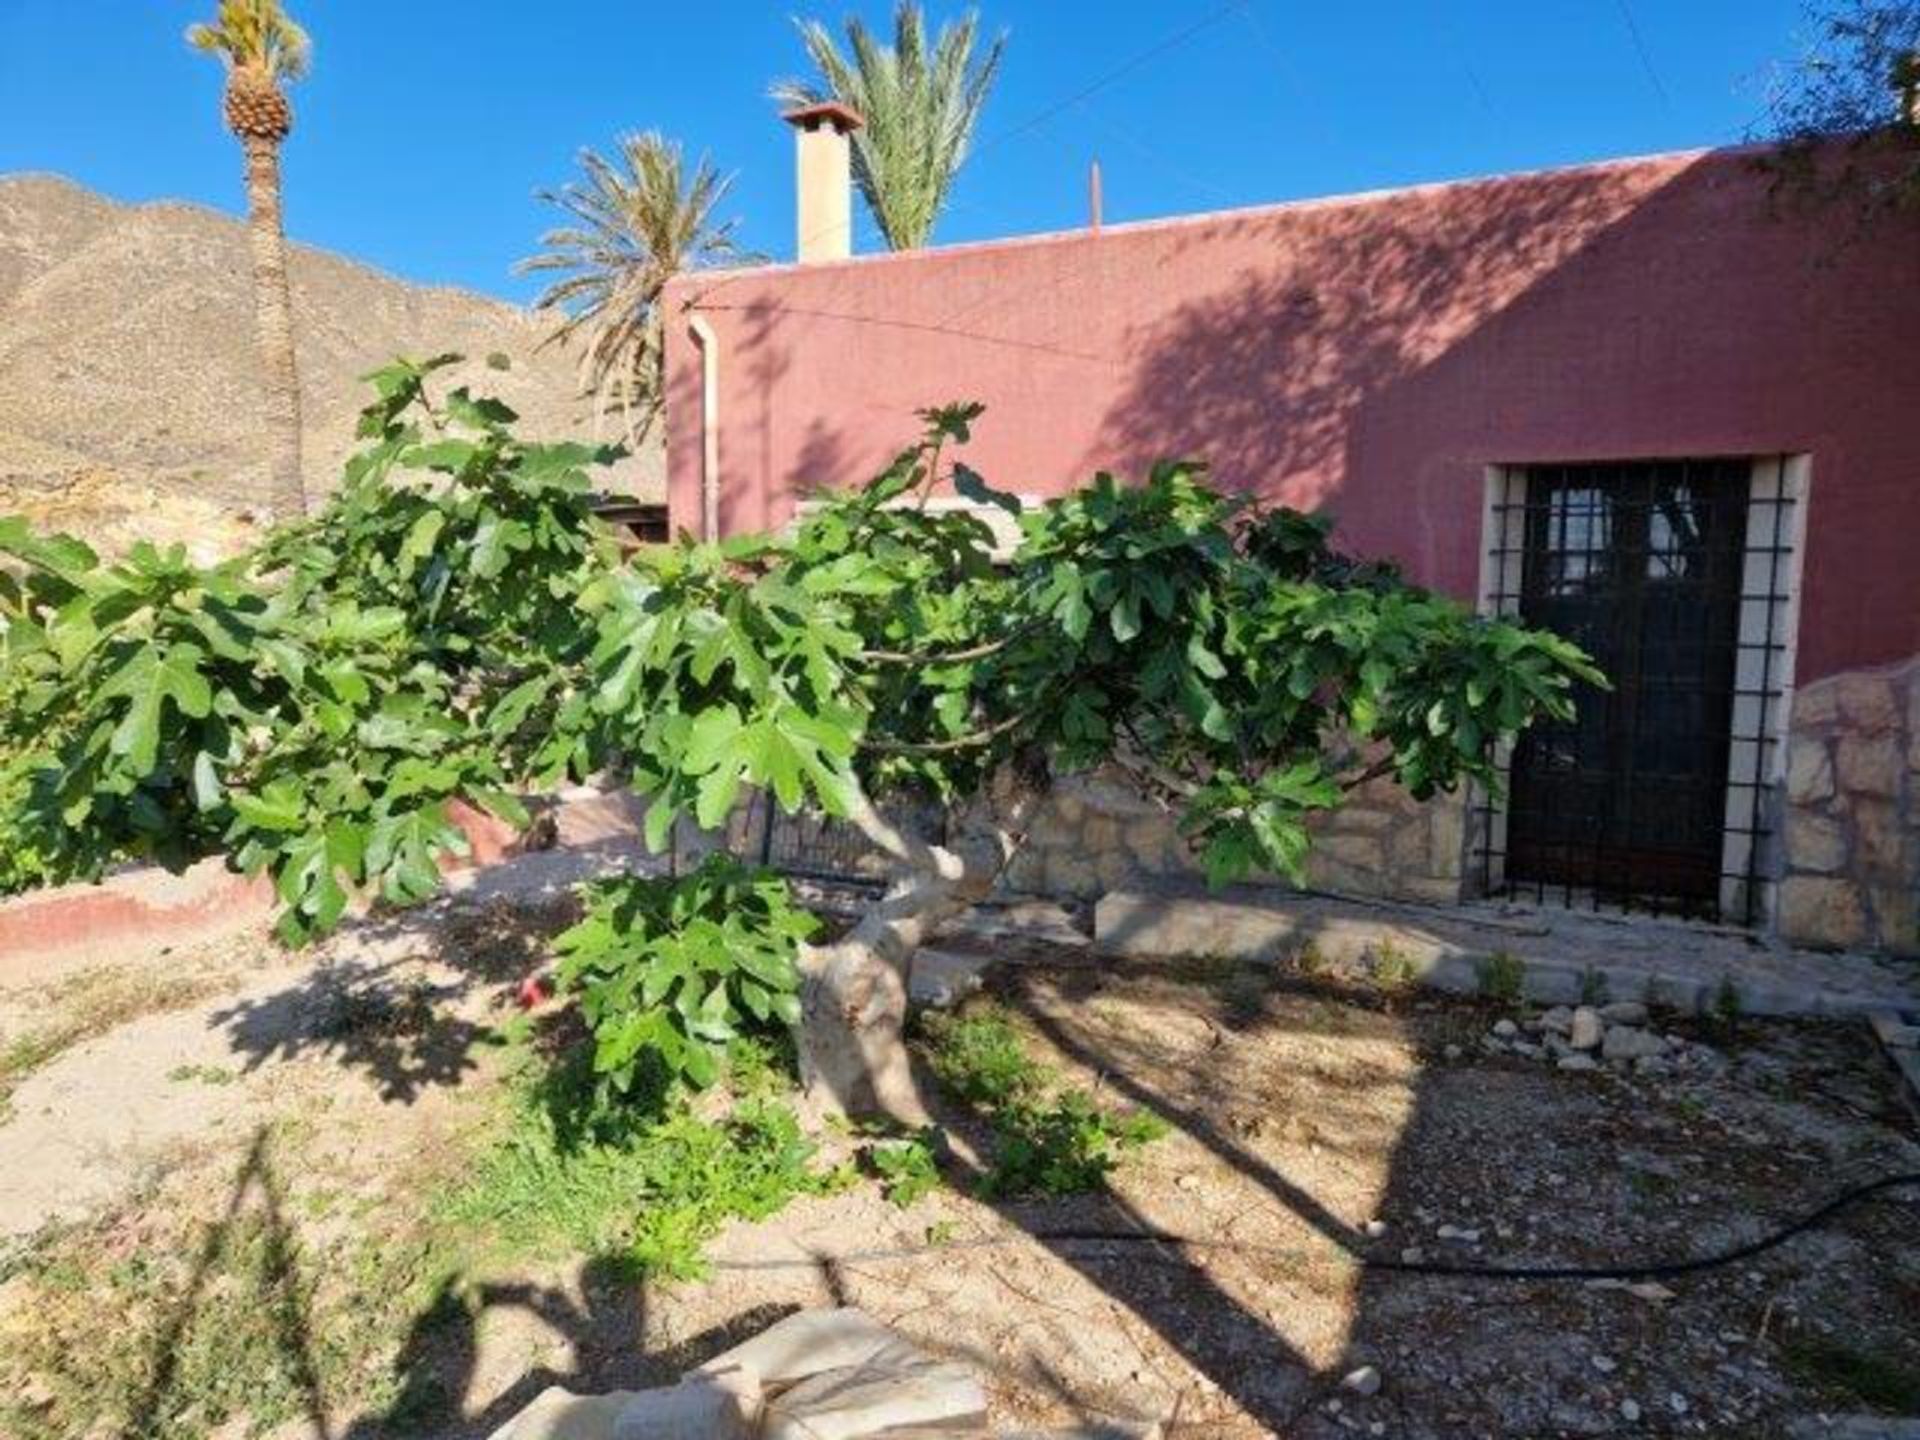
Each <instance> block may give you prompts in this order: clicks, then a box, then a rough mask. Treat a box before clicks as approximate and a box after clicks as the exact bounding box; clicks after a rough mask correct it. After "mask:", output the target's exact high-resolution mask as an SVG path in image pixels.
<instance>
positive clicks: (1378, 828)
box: [1317, 804, 1400, 835]
mask: <svg viewBox="0 0 1920 1440" xmlns="http://www.w3.org/2000/svg"><path fill="white" fill-rule="evenodd" d="M1317 819H1318V828H1323V829H1324V830H1325V831H1326V832H1327V833H1329V834H1335V833H1338V834H1344V835H1379V834H1382V833H1384V832H1385V831H1387V830H1389V829H1391V828H1393V826H1394V825H1395V824H1397V823H1398V822H1399V819H1400V817H1399V815H1397V814H1396V813H1394V812H1393V811H1391V810H1387V809H1383V808H1381V807H1378V806H1374V805H1351V804H1350V805H1342V806H1341V807H1340V808H1339V809H1338V810H1335V811H1332V812H1330V813H1328V814H1326V815H1323V816H1320V817H1317Z"/></svg>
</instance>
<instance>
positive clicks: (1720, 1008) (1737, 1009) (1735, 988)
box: [1713, 974, 1744, 1040]
mask: <svg viewBox="0 0 1920 1440" xmlns="http://www.w3.org/2000/svg"><path fill="white" fill-rule="evenodd" d="M1743 1009H1744V1007H1743V1005H1742V1002H1741V999H1740V987H1739V985H1737V984H1736V983H1734V978H1733V976H1731V975H1724V974H1723V975H1722V976H1721V977H1720V983H1719V985H1718V986H1716V987H1715V988H1714V992H1713V1021H1714V1025H1715V1027H1716V1028H1717V1029H1718V1030H1719V1031H1720V1033H1721V1034H1722V1035H1723V1036H1724V1037H1725V1038H1727V1039H1729V1040H1731V1039H1732V1038H1733V1037H1734V1036H1735V1035H1736V1034H1737V1033H1738V1032H1739V1029H1740V1016H1741V1014H1742V1011H1743Z"/></svg>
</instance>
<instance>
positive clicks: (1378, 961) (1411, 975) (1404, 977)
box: [1373, 940, 1420, 994]
mask: <svg viewBox="0 0 1920 1440" xmlns="http://www.w3.org/2000/svg"><path fill="white" fill-rule="evenodd" d="M1419 978H1420V976H1419V971H1418V970H1416V969H1415V967H1414V963H1413V957H1412V956H1411V955H1409V954H1407V952H1406V951H1404V950H1402V949H1401V948H1400V947H1399V946H1398V945H1396V944H1394V943H1393V941H1391V940H1382V941H1381V942H1380V944H1379V945H1378V946H1377V947H1375V949H1374V952H1373V983H1374V984H1376V985H1378V986H1379V987H1380V988H1381V989H1382V990H1385V991H1387V992H1388V993H1389V994H1393V993H1396V992H1398V991H1401V990H1406V989H1409V988H1411V987H1412V985H1413V983H1414V982H1415V981H1416V980H1418V979H1419Z"/></svg>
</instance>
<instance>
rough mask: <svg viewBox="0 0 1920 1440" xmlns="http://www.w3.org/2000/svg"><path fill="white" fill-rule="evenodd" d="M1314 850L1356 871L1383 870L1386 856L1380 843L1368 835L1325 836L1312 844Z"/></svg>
mask: <svg viewBox="0 0 1920 1440" xmlns="http://www.w3.org/2000/svg"><path fill="white" fill-rule="evenodd" d="M1314 850H1315V851H1316V852H1318V853H1319V854H1321V855H1324V856H1325V857H1326V858H1327V859H1329V860H1336V861H1338V862H1339V863H1340V864H1342V865H1350V866H1352V867H1353V868H1355V869H1357V870H1375V871H1378V870H1384V869H1385V868H1386V855H1385V854H1384V853H1383V851H1382V849H1381V846H1380V842H1379V841H1378V840H1376V839H1374V838H1373V837H1372V836H1370V835H1325V836H1322V837H1321V838H1320V839H1319V840H1317V841H1315V842H1314Z"/></svg>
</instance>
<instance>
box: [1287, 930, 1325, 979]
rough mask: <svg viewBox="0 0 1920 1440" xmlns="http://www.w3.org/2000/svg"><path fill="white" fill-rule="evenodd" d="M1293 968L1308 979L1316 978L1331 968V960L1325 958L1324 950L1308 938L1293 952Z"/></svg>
mask: <svg viewBox="0 0 1920 1440" xmlns="http://www.w3.org/2000/svg"><path fill="white" fill-rule="evenodd" d="M1293 968H1294V969H1296V970H1298V971H1299V972H1300V973H1301V974H1302V975H1305V976H1306V977H1307V978H1308V979H1317V978H1318V977H1320V976H1322V975H1325V974H1326V973H1327V972H1328V971H1330V970H1332V969H1333V962H1332V961H1330V960H1328V959H1327V956H1326V952H1325V951H1323V950H1322V949H1321V948H1320V947H1319V946H1318V945H1316V944H1314V943H1313V941H1311V940H1309V941H1307V943H1306V944H1304V945H1302V946H1301V947H1300V948H1299V949H1298V950H1296V951H1294V952H1293Z"/></svg>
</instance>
